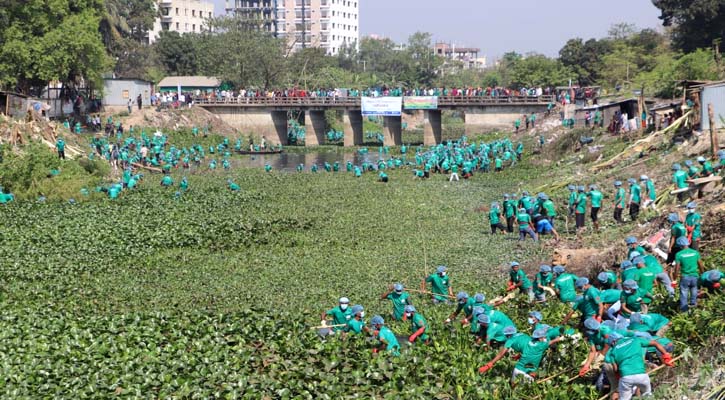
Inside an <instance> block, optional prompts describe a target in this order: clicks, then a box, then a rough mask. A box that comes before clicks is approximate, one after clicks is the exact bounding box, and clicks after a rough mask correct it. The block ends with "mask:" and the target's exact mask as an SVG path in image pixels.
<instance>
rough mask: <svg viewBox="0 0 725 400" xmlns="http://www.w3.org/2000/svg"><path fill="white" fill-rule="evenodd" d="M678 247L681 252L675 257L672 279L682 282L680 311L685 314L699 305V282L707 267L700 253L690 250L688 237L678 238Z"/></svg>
mask: <svg viewBox="0 0 725 400" xmlns="http://www.w3.org/2000/svg"><path fill="white" fill-rule="evenodd" d="M677 245H678V246H679V247H680V249H681V250H680V251H679V252H677V255H676V256H675V272H674V273H673V274H672V277H673V278H674V279H675V282H677V281H679V282H680V311H683V312H685V311H688V310H689V308H690V307H694V306H696V305H697V283H698V282H697V281H698V278H699V276H700V271H703V270H704V269H705V266H704V265H703V264H702V259H701V257H700V253H699V252H698V251H697V250H694V249H691V248H690V243H689V242H688V241H687V238H686V237H684V236H683V237H679V238H677ZM680 278H681V279H680ZM688 295H689V299H688ZM688 304H689V305H688Z"/></svg>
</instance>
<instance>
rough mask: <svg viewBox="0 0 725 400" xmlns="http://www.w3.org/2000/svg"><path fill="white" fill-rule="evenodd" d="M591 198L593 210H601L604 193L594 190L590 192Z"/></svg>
mask: <svg viewBox="0 0 725 400" xmlns="http://www.w3.org/2000/svg"><path fill="white" fill-rule="evenodd" d="M589 197H590V198H591V199H592V207H593V208H601V207H602V198H603V195H602V192H600V191H598V190H592V191H591V192H589Z"/></svg>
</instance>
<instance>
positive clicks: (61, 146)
mask: <svg viewBox="0 0 725 400" xmlns="http://www.w3.org/2000/svg"><path fill="white" fill-rule="evenodd" d="M55 148H56V150H58V158H60V159H61V160H65V141H64V140H63V139H62V138H58V140H57V141H56V142H55Z"/></svg>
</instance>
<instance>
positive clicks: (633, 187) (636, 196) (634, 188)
mask: <svg viewBox="0 0 725 400" xmlns="http://www.w3.org/2000/svg"><path fill="white" fill-rule="evenodd" d="M627 182H629V204H628V205H627V206H628V207H629V218H630V220H631V221H632V222H634V221H636V220H637V217H639V208H640V205H641V203H642V188H641V187H640V186H639V184H638V183H637V180H635V179H634V178H629V179H627Z"/></svg>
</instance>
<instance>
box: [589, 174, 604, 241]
mask: <svg viewBox="0 0 725 400" xmlns="http://www.w3.org/2000/svg"><path fill="white" fill-rule="evenodd" d="M587 197H589V199H590V201H591V212H590V216H591V218H592V224H594V229H595V230H596V231H597V232H599V209H600V208H601V207H602V198H603V197H604V196H603V195H602V192H600V191H599V187H597V185H589V192H588V193H587Z"/></svg>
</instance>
